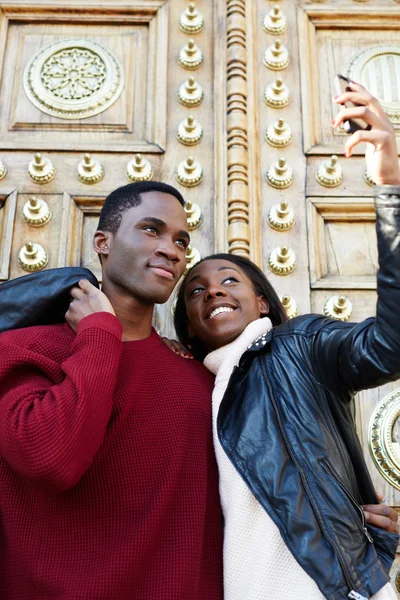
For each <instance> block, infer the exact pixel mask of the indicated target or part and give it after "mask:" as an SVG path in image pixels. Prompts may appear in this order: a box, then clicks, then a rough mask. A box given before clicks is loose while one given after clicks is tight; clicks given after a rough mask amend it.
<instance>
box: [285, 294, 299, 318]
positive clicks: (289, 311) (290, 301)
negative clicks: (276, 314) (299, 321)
mask: <svg viewBox="0 0 400 600" xmlns="http://www.w3.org/2000/svg"><path fill="white" fill-rule="evenodd" d="M281 302H282V306H283V308H284V309H285V312H286V315H287V318H288V319H294V317H297V315H298V314H299V311H298V308H297V302H296V300H295V299H294V298H293V297H292V296H289V295H288V294H285V295H284V296H281Z"/></svg>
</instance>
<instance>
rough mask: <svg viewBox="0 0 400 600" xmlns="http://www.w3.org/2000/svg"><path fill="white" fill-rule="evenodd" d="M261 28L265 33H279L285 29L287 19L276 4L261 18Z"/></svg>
mask: <svg viewBox="0 0 400 600" xmlns="http://www.w3.org/2000/svg"><path fill="white" fill-rule="evenodd" d="M263 28H264V31H266V32H267V33H271V34H272V35H279V34H280V33H283V32H284V31H286V29H287V19H286V17H285V15H284V14H283V13H282V11H281V9H280V8H279V6H278V5H277V4H275V6H274V7H273V8H272V10H271V11H270V12H269V13H267V14H266V15H265V17H264V20H263Z"/></svg>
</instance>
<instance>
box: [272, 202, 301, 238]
mask: <svg viewBox="0 0 400 600" xmlns="http://www.w3.org/2000/svg"><path fill="white" fill-rule="evenodd" d="M294 222H295V218H294V210H293V208H291V206H289V202H288V201H287V200H282V201H281V202H280V203H279V204H274V206H273V207H272V208H271V210H270V211H269V214H268V224H269V226H270V227H272V229H276V230H277V231H287V230H288V229H291V228H292V227H293V225H294Z"/></svg>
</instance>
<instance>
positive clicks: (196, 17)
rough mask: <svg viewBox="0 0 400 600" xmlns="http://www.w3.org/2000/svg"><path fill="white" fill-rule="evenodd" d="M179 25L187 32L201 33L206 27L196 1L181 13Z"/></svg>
mask: <svg viewBox="0 0 400 600" xmlns="http://www.w3.org/2000/svg"><path fill="white" fill-rule="evenodd" d="M179 27H180V28H181V30H182V31H184V32H185V33H189V34H190V33H192V34H193V33H199V31H201V30H202V29H203V27H204V18H203V15H202V14H201V13H200V12H199V11H198V10H197V8H196V5H195V3H194V2H190V4H189V6H188V7H187V8H186V10H185V11H184V12H183V13H182V14H181V17H180V19H179Z"/></svg>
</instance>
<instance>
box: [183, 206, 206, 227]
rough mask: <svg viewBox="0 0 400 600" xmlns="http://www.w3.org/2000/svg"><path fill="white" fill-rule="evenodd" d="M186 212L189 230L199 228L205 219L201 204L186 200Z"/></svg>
mask: <svg viewBox="0 0 400 600" xmlns="http://www.w3.org/2000/svg"><path fill="white" fill-rule="evenodd" d="M185 213H186V217H187V223H188V229H189V231H193V229H197V227H199V225H200V223H201V221H202V219H203V213H202V212H201V208H200V206H199V205H198V204H196V203H195V202H192V201H191V200H186V203H185Z"/></svg>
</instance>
